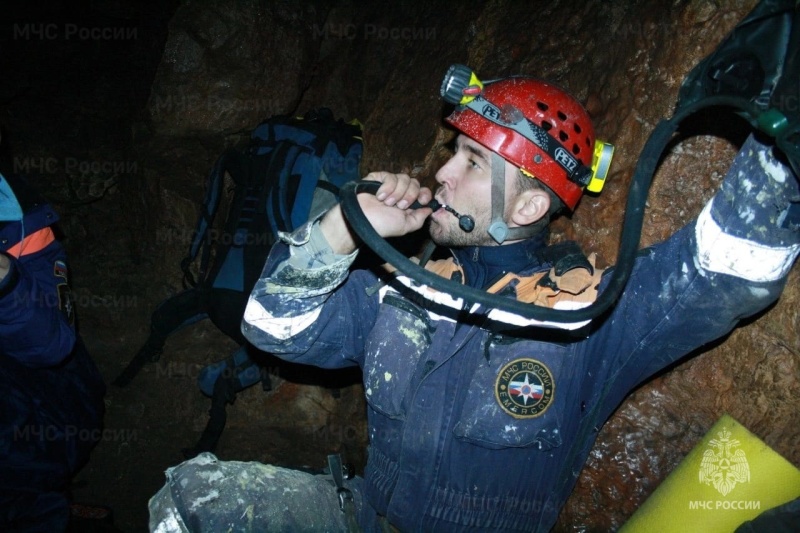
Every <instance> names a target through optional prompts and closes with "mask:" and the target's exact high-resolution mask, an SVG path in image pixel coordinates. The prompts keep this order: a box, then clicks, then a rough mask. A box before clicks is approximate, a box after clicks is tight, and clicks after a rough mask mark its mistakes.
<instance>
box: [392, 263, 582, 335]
mask: <svg viewBox="0 0 800 533" xmlns="http://www.w3.org/2000/svg"><path fill="white" fill-rule="evenodd" d="M397 281H399V282H400V283H402V284H403V285H405V286H406V287H408V288H410V289H412V290H413V291H414V292H416V293H418V294H420V295H422V296H424V297H425V298H426V299H427V300H430V301H432V302H434V303H437V304H440V305H443V306H446V307H450V308H452V309H455V310H456V311H459V310H461V308H462V307H463V305H464V300H462V299H461V298H453V297H452V296H451V295H449V294H448V293H446V292H441V291H437V290H434V289H430V288H428V286H427V285H422V286H420V285H417V284H416V283H414V282H413V281H411V279H409V278H408V277H407V276H397ZM388 292H393V293H396V292H397V291H396V290H394V289H392V288H389V287H383V288H381V301H383V297H384V296H385V295H386V293H388ZM531 305H533V304H531ZM588 305H589V303H588V302H573V301H570V300H562V301H560V302H556V304H555V305H554V306H553V309H561V310H573V309H580V308H582V307H586V306H588ZM480 309H481V305H480V304H473V305H472V307H470V313H477V312H478V311H479V310H480ZM427 312H428V316H429V317H430V318H431V320H434V321H439V320H445V321H447V322H455V320H453V319H452V318H450V317H447V316H442V315H439V314H438V313H434V312H433V311H430V310H427ZM488 318H489V320H493V321H495V322H502V323H503V324H510V325H512V326H520V327H526V326H540V327H545V328H555V329H566V330H574V329H578V328H582V327H583V326H585V325H586V324H588V323H589V322H590V321H589V320H582V321H580V322H566V323H563V322H551V321H541V320H536V319H533V318H525V317H523V316H520V315H518V314H516V313H511V312H508V311H503V310H501V309H492V310H491V311H489V314H488Z"/></svg>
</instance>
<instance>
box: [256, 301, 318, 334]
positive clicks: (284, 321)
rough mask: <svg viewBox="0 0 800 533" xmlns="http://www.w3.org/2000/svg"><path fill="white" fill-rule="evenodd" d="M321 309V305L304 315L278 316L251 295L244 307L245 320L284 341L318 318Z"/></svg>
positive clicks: (303, 329)
mask: <svg viewBox="0 0 800 533" xmlns="http://www.w3.org/2000/svg"><path fill="white" fill-rule="evenodd" d="M321 310H322V308H321V307H317V308H315V309H313V310H311V311H309V312H308V313H304V314H302V315H297V316H289V317H276V316H274V315H273V314H272V313H270V312H269V311H267V310H266V309H265V308H264V306H263V305H261V303H260V302H259V301H258V300H256V299H254V298H253V297H252V296H251V297H250V299H249V300H248V301H247V307H245V309H244V321H245V322H247V323H248V324H250V325H251V326H253V327H256V328H258V329H260V330H261V331H263V332H264V333H266V334H267V335H269V336H271V337H273V338H276V339H278V340H282V341H283V340H286V339H290V338H292V337H294V336H295V335H299V334H300V333H302V332H303V331H305V329H306V328H308V326H310V325H311V324H313V323H314V322H315V321H316V320H317V318H318V317H319V313H320V311H321Z"/></svg>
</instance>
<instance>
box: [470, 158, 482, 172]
mask: <svg viewBox="0 0 800 533" xmlns="http://www.w3.org/2000/svg"><path fill="white" fill-rule="evenodd" d="M469 166H470V167H471V168H472V169H473V170H480V168H481V166H480V165H479V164H478V163H477V162H476V161H475V160H474V159H470V160H469Z"/></svg>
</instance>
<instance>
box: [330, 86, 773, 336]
mask: <svg viewBox="0 0 800 533" xmlns="http://www.w3.org/2000/svg"><path fill="white" fill-rule="evenodd" d="M713 106H730V107H733V108H735V109H738V110H739V111H741V112H742V114H743V115H744V116H745V118H748V119H749V120H750V123H751V124H752V125H756V123H757V116H758V114H759V112H758V109H757V108H756V107H755V106H754V105H753V104H751V103H750V102H749V101H747V100H745V99H743V98H739V97H730V96H713V97H707V98H704V99H702V100H700V101H698V102H695V103H694V104H692V105H690V106H687V107H685V108H684V109H679V110H677V111H676V113H675V115H673V117H672V118H671V119H669V120H665V121H662V122H660V123H659V124H658V125H657V126H656V128H655V129H654V130H653V132H652V133H651V134H650V136H649V137H648V139H647V142H646V143H645V146H644V148H643V149H642V152H641V154H640V156H639V160H638V162H637V163H636V169H635V171H634V176H633V179H632V180H631V184H630V188H629V190H628V198H627V202H626V205H625V215H624V219H623V225H622V234H621V236H620V247H619V251H618V255H617V262H616V265H615V266H614V267H613V270H612V274H611V278H610V280H609V282H608V286H607V287H606V288H605V289H604V290H603V291H602V292H601V293H600V295H599V296H598V298H597V300H595V302H594V303H592V304H590V305H588V306H587V307H583V308H581V309H569V310H567V309H559V310H557V309H551V308H549V307H542V306H538V305H535V304H532V303H525V302H520V301H517V300H512V299H510V298H507V297H504V296H498V295H495V294H490V293H487V292H485V291H482V290H479V289H475V288H472V287H469V286H466V285H462V284H460V283H457V282H455V281H451V280H449V279H445V278H443V277H441V276H439V275H437V274H434V273H433V272H430V271H428V270H425V269H424V268H422V267H420V266H419V265H417V264H416V263H414V262H412V261H410V260H409V259H408V258H407V257H405V256H404V255H403V254H401V253H400V252H398V251H397V250H395V249H394V247H392V246H391V245H390V244H389V243H388V242H386V240H385V239H383V238H382V237H381V236H380V235H378V233H377V232H376V231H375V230H374V229H373V227H372V225H371V224H370V223H369V220H368V219H367V217H366V216H365V215H364V212H363V211H362V209H361V206H360V205H359V203H358V198H357V195H358V194H359V193H360V192H367V191H371V192H372V193H373V194H374V192H375V190H376V187H375V186H374V185H365V184H366V183H370V182H363V181H357V182H349V183H347V184H345V185H344V186H343V187H342V190H341V193H340V199H341V205H342V212H343V213H344V216H345V218H346V219H347V221H348V222H349V223H350V226H351V227H352V229H353V231H355V232H356V234H358V236H359V237H360V238H361V239H362V240H363V241H364V243H365V244H366V245H367V246H369V247H370V248H371V249H372V250H373V251H374V252H375V253H376V254H378V255H379V256H380V257H381V258H382V259H383V260H384V261H386V262H388V263H390V264H392V265H394V267H395V268H397V270H399V271H400V272H402V273H403V274H405V275H407V276H409V277H410V278H412V279H414V280H415V281H417V282H418V283H421V284H424V285H428V286H429V287H432V288H434V289H436V290H438V291H442V292H446V293H449V294H450V295H451V296H453V297H455V298H463V299H464V300H465V301H467V302H470V303H473V304H475V303H478V304H481V305H485V306H488V307H489V308H494V309H500V310H502V311H506V312H509V313H514V314H517V315H520V316H522V317H524V318H528V319H534V320H539V321H548V322H560V323H566V322H581V321H585V320H591V319H593V318H595V317H597V316H599V315H600V314H602V313H603V312H605V311H606V310H608V309H609V308H610V307H611V306H612V305H613V304H614V303H615V302H616V300H617V298H619V295H620V294H621V293H622V290H623V289H624V288H625V285H626V284H627V282H628V278H629V277H630V273H631V271H632V270H633V266H634V262H635V259H636V253H637V251H638V249H639V240H640V238H641V234H642V226H643V223H644V210H645V202H646V200H647V195H648V192H649V190H650V185H651V184H652V180H653V176H654V174H655V171H656V168H657V166H658V163H659V161H660V158H661V154H662V153H663V152H664V149H665V148H666V146H667V144H668V143H669V141H670V139H671V138H672V134H673V133H675V131H676V130H677V128H678V126H679V125H680V123H681V122H682V121H683V120H684V119H686V117H688V116H689V115H692V114H694V113H696V112H697V111H699V110H700V109H704V108H707V107H713ZM373 183H374V182H373Z"/></svg>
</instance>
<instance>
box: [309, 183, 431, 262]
mask: <svg viewBox="0 0 800 533" xmlns="http://www.w3.org/2000/svg"><path fill="white" fill-rule="evenodd" d="M364 179H366V180H372V181H378V182H381V184H382V185H381V186H380V188H379V189H378V192H377V193H375V195H374V196H373V195H371V194H360V195H359V196H358V203H359V205H360V206H361V209H362V210H363V211H364V215H365V216H366V217H367V219H368V220H369V222H370V224H372V227H373V228H375V231H376V232H378V234H379V235H380V236H381V237H384V238H385V237H399V236H401V235H406V234H408V233H411V232H413V231H416V230H418V229H419V228H421V227H422V225H423V224H424V223H425V219H426V218H428V215H430V214H431V209H430V208H427V207H423V208H420V209H409V208H408V206H410V205H411V204H412V203H414V201H415V200H417V201H419V203H421V204H423V205H425V204H427V203H428V202H430V201H431V200H432V199H433V193H432V192H431V190H430V189H428V188H427V187H422V186H421V185H420V184H419V182H418V181H417V180H416V179H414V178H411V177H409V176H408V175H407V174H391V173H389V172H373V173H371V174H368V175H367V177H366V178H364ZM320 229H321V230H322V234H323V235H324V236H325V239H326V240H327V241H328V244H330V246H331V248H332V249H333V251H334V252H335V253H337V254H349V253H351V252H352V251H353V250H355V248H356V236H355V233H353V232H352V230H351V229H350V228H349V226H348V225H347V222H346V221H345V219H344V215H343V214H342V209H341V207H340V206H338V205H337V206H336V207H334V208H332V209H331V210H330V211H328V213H326V214H325V216H324V217H323V218H322V220H321V221H320Z"/></svg>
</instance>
